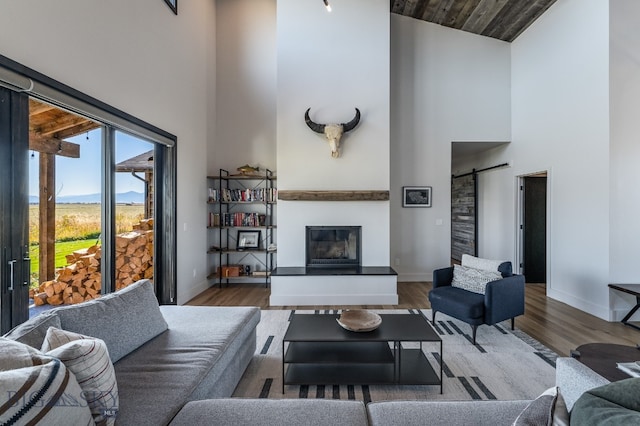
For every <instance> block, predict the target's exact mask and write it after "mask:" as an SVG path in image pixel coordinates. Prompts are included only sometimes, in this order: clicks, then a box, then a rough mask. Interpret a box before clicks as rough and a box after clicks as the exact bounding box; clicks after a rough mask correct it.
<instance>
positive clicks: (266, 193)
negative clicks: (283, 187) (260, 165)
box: [216, 188, 278, 203]
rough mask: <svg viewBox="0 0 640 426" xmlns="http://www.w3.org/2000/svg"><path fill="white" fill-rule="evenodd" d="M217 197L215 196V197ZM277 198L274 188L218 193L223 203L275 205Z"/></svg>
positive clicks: (231, 190) (228, 190)
mask: <svg viewBox="0 0 640 426" xmlns="http://www.w3.org/2000/svg"><path fill="white" fill-rule="evenodd" d="M216 196H217V195H216ZM277 198H278V190H277V189H276V188H254V189H250V188H246V189H227V188H223V189H222V190H221V191H220V194H219V199H220V200H221V201H222V202H225V203H234V202H235V203H253V202H263V203H275V201H276V200H277Z"/></svg>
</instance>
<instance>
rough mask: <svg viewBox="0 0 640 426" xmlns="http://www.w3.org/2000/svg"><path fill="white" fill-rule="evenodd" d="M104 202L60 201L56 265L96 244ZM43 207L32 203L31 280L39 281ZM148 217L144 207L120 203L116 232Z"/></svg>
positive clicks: (57, 209)
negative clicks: (71, 202) (39, 241)
mask: <svg viewBox="0 0 640 426" xmlns="http://www.w3.org/2000/svg"><path fill="white" fill-rule="evenodd" d="M100 208H101V205H100V204H56V227H55V230H56V235H55V239H56V248H55V252H56V254H55V256H56V257H55V259H56V260H55V266H56V268H59V267H63V266H65V265H66V264H67V262H66V259H65V256H66V255H67V254H71V253H73V252H74V251H75V250H79V249H82V248H87V247H90V246H92V245H94V244H96V241H98V239H99V237H100V230H101V211H100ZM38 214H39V206H38V205H37V204H35V205H34V204H32V205H30V206H29V243H30V245H29V253H30V255H31V282H32V283H34V282H37V281H38V271H39V267H40V259H39V255H40V247H39V246H38V240H39V232H40V224H39V221H38ZM143 217H144V206H143V205H140V204H137V205H117V206H116V233H118V234H120V233H122V232H127V231H131V230H132V229H133V225H134V224H136V223H138V222H139V221H140V219H142V218H143Z"/></svg>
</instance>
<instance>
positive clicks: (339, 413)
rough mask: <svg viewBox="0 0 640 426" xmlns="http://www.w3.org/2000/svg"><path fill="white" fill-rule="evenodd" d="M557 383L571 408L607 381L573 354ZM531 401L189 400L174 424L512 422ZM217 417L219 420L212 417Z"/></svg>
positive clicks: (478, 425)
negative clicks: (586, 394) (586, 393)
mask: <svg viewBox="0 0 640 426" xmlns="http://www.w3.org/2000/svg"><path fill="white" fill-rule="evenodd" d="M556 368H557V369H556V382H557V383H556V384H557V386H558V387H559V389H560V390H561V393H562V395H563V397H564V400H565V402H566V405H567V408H568V409H569V410H570V409H571V408H572V407H573V405H574V404H575V402H576V400H577V399H578V398H579V397H580V395H582V393H583V392H585V391H587V390H589V389H592V388H595V387H598V386H602V385H605V384H607V383H609V382H608V381H607V380H606V379H605V378H603V377H601V376H600V375H598V374H596V373H595V372H593V371H592V370H591V369H589V368H588V367H586V366H584V365H583V364H581V363H580V362H578V361H576V360H575V359H573V358H558V361H557V365H556ZM530 403H531V401H382V402H372V403H369V404H368V405H366V407H365V405H364V404H363V403H362V402H357V401H329V400H313V399H309V400H303V399H298V400H265V399H237V398H233V399H229V398H224V399H216V400H206V401H193V402H189V403H187V405H185V407H184V408H183V409H182V410H180V412H179V413H178V415H177V416H176V417H175V419H174V420H173V421H172V423H171V425H172V426H194V425H204V424H214V423H215V424H219V425H252V426H277V425H283V426H284V425H300V424H304V425H309V426H313V425H317V426H327V425H335V424H340V425H344V426H350V425H353V426H356V425H372V426H394V425H397V426H424V425H442V426H445V425H456V426H458V425H473V426H500V425H511V424H513V422H514V420H515V419H516V418H517V417H518V415H519V414H520V413H521V412H522V411H523V410H524V409H525V408H526V407H527V406H528V405H529V404H530ZM214 419H215V420H214Z"/></svg>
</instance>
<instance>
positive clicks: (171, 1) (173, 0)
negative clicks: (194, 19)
mask: <svg viewBox="0 0 640 426" xmlns="http://www.w3.org/2000/svg"><path fill="white" fill-rule="evenodd" d="M164 2H165V3H166V4H167V5H168V6H169V7H170V8H171V10H173V13H175V14H176V15H177V14H178V0H164Z"/></svg>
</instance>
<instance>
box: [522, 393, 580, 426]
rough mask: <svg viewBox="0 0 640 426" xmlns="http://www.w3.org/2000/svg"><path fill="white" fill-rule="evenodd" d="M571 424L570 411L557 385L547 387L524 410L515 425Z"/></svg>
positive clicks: (564, 425) (555, 425)
mask: <svg viewBox="0 0 640 426" xmlns="http://www.w3.org/2000/svg"><path fill="white" fill-rule="evenodd" d="M538 425H550V426H569V411H568V410H567V406H566V404H565V403H564V399H563V398H562V395H561V394H560V392H559V391H558V388H557V387H556V386H554V387H552V388H549V389H547V390H546V391H544V392H543V393H542V394H541V395H540V396H539V397H537V398H536V399H534V400H533V401H531V403H530V404H529V405H527V408H525V409H524V410H522V413H520V415H518V418H517V419H516V420H515V421H514V422H513V426H538Z"/></svg>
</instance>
